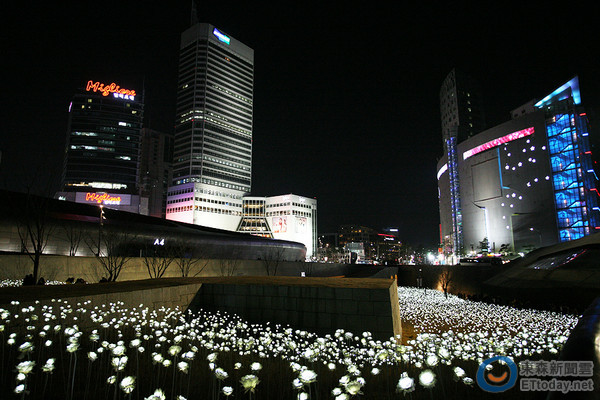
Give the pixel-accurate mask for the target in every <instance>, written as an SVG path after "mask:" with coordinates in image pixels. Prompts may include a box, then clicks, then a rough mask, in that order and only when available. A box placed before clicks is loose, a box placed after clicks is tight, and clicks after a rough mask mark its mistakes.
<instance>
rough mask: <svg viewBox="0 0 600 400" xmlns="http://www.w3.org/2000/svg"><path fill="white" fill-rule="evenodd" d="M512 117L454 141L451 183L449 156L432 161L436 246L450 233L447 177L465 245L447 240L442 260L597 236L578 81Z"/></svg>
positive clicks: (599, 225)
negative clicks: (435, 167)
mask: <svg viewBox="0 0 600 400" xmlns="http://www.w3.org/2000/svg"><path fill="white" fill-rule="evenodd" d="M511 117H512V118H511V119H510V120H508V121H506V122H504V123H502V124H500V125H497V126H494V127H492V128H489V129H486V130H484V131H481V132H479V133H478V134H476V135H474V136H471V137H468V138H465V139H464V140H462V141H460V142H458V143H457V145H456V146H455V147H454V153H455V155H456V156H455V160H456V165H455V166H454V167H452V168H454V171H455V176H454V177H453V176H451V174H450V171H451V163H452V158H451V157H450V156H449V155H448V154H446V155H444V157H443V158H442V159H440V161H439V162H438V173H437V178H438V189H439V195H440V220H441V235H442V240H445V239H446V238H449V237H452V235H453V233H454V232H455V231H454V227H453V225H452V223H453V221H454V220H455V219H454V215H453V212H454V209H453V208H452V203H453V191H452V186H453V179H454V180H457V181H459V182H460V185H459V187H458V189H459V191H460V192H459V193H458V194H459V195H460V200H461V218H462V219H461V221H460V222H461V235H462V236H461V238H462V240H463V244H464V245H463V246H462V247H452V246H451V245H452V243H451V241H449V242H450V243H449V248H448V249H446V250H447V251H446V255H448V256H450V255H460V254H465V253H471V252H473V253H477V252H496V253H498V252H514V253H521V252H523V253H524V252H527V251H530V250H532V249H534V248H538V247H543V246H550V245H553V244H556V243H558V242H563V241H569V240H574V239H579V238H582V237H584V236H586V235H589V234H591V233H595V232H599V231H600V207H599V203H600V201H599V197H600V196H599V195H598V188H597V187H596V181H597V175H596V172H595V170H594V166H593V163H592V154H591V148H590V142H589V133H590V132H589V123H588V120H587V115H586V112H585V110H584V108H583V105H582V102H581V96H580V92H579V79H578V78H577V77H575V78H573V79H572V80H570V81H568V82H567V83H565V84H564V85H562V86H560V87H559V88H557V89H556V90H555V91H553V92H552V93H550V94H549V95H548V96H546V97H544V98H543V99H542V100H539V101H538V100H532V101H530V102H528V103H527V104H525V105H523V106H521V107H519V108H517V109H515V110H513V111H512V112H511ZM455 246H456V245H455ZM454 261H456V260H454Z"/></svg>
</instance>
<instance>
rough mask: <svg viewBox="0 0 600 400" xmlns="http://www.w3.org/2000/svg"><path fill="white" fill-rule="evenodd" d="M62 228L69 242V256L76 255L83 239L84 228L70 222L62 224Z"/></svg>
mask: <svg viewBox="0 0 600 400" xmlns="http://www.w3.org/2000/svg"><path fill="white" fill-rule="evenodd" d="M61 229H62V231H63V233H64V234H65V237H66V238H67V241H68V242H69V256H74V255H76V254H77V250H78V249H79V246H80V245H81V241H82V240H83V229H81V227H79V226H76V225H74V224H72V223H68V222H66V223H64V224H62V225H61Z"/></svg>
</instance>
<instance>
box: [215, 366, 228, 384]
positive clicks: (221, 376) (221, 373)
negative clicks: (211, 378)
mask: <svg viewBox="0 0 600 400" xmlns="http://www.w3.org/2000/svg"><path fill="white" fill-rule="evenodd" d="M215 377H216V378H217V379H218V380H220V381H222V380H225V379H227V378H228V377H229V374H228V373H227V372H226V371H225V370H224V369H223V368H216V369H215Z"/></svg>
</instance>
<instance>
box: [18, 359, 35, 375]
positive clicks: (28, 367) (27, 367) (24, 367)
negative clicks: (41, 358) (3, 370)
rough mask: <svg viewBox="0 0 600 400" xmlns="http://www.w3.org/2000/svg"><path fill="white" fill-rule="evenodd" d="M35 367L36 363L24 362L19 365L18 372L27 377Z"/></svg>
mask: <svg viewBox="0 0 600 400" xmlns="http://www.w3.org/2000/svg"><path fill="white" fill-rule="evenodd" d="M33 367H35V361H23V362H20V363H19V364H18V365H17V371H18V372H20V373H22V374H25V375H27V374H28V373H30V372H31V371H33Z"/></svg>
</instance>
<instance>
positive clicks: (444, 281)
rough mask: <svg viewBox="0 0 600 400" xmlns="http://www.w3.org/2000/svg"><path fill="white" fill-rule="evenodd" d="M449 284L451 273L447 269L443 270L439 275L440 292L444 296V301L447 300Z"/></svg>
mask: <svg viewBox="0 0 600 400" xmlns="http://www.w3.org/2000/svg"><path fill="white" fill-rule="evenodd" d="M451 282H452V271H450V269H448V268H445V269H444V270H443V271H442V273H441V274H440V285H441V286H442V290H443V291H444V296H446V299H447V298H448V289H449V288H450V283H451Z"/></svg>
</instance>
